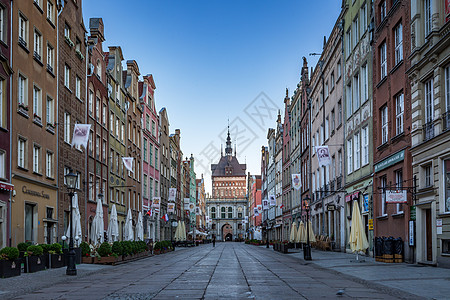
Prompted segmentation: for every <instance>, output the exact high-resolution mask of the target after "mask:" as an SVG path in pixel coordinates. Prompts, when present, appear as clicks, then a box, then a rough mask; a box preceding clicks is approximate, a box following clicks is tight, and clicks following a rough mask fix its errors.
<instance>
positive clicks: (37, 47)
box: [34, 29, 42, 61]
mask: <svg viewBox="0 0 450 300" xmlns="http://www.w3.org/2000/svg"><path fill="white" fill-rule="evenodd" d="M34 58H36V59H37V60H39V61H41V60H42V35H41V34H40V33H39V31H37V30H36V29H35V30H34Z"/></svg>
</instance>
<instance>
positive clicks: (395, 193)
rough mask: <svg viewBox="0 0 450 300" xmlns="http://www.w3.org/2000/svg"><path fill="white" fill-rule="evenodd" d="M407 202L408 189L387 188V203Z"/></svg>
mask: <svg viewBox="0 0 450 300" xmlns="http://www.w3.org/2000/svg"><path fill="white" fill-rule="evenodd" d="M406 202H407V199H406V190H386V203H406Z"/></svg>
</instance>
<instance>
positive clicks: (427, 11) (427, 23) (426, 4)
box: [424, 0, 432, 36]
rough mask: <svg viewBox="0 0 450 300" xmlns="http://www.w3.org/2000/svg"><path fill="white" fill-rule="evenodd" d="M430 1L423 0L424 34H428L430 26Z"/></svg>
mask: <svg viewBox="0 0 450 300" xmlns="http://www.w3.org/2000/svg"><path fill="white" fill-rule="evenodd" d="M431 3H432V0H424V21H425V24H424V25H425V36H427V35H429V34H430V32H431V26H432V23H431V22H432V18H431V9H432V8H431Z"/></svg>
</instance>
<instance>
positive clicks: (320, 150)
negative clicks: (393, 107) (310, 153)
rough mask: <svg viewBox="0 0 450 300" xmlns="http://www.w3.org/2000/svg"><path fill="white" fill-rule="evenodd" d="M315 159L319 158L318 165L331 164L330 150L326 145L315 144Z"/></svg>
mask: <svg viewBox="0 0 450 300" xmlns="http://www.w3.org/2000/svg"><path fill="white" fill-rule="evenodd" d="M315 148H316V154H317V159H318V160H319V167H322V166H329V165H331V157H330V150H329V149H328V146H316V147H315Z"/></svg>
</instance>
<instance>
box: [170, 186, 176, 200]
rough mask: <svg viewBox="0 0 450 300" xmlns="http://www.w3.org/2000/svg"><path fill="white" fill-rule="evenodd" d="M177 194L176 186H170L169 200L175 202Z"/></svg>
mask: <svg viewBox="0 0 450 300" xmlns="http://www.w3.org/2000/svg"><path fill="white" fill-rule="evenodd" d="M176 196H177V189H176V188H170V189H169V201H173V202H175V197H176Z"/></svg>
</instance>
